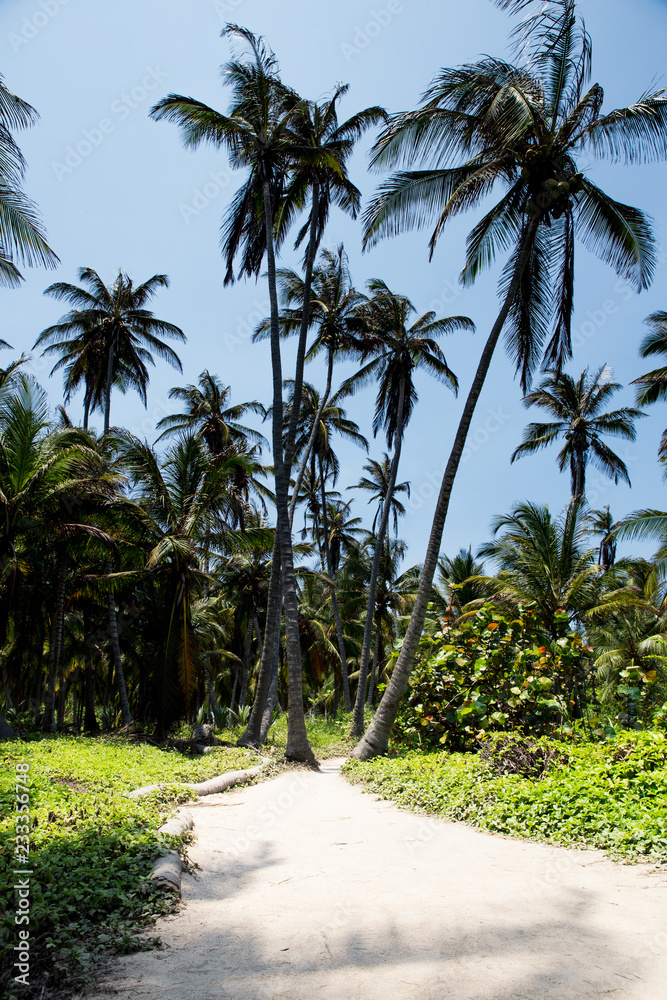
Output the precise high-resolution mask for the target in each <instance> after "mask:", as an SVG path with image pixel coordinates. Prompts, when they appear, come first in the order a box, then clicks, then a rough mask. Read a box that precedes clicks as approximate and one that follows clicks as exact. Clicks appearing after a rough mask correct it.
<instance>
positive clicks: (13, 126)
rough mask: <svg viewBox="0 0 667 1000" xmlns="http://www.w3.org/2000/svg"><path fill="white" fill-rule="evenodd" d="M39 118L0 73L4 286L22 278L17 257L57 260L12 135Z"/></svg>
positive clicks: (31, 262)
mask: <svg viewBox="0 0 667 1000" xmlns="http://www.w3.org/2000/svg"><path fill="white" fill-rule="evenodd" d="M38 117H39V116H38V114H37V112H36V111H35V109H34V108H33V107H31V106H30V105H29V104H27V103H26V102H25V101H22V100H21V98H20V97H17V96H16V94H12V92H11V91H10V90H8V89H7V87H6V86H5V83H4V79H3V77H2V75H0V285H4V287H5V288H16V287H17V285H19V284H20V283H21V281H22V280H23V275H22V274H21V272H20V271H19V269H18V267H17V265H16V261H17V259H18V261H19V262H20V263H21V264H27V265H28V267H33V266H35V265H36V264H40V265H43V266H44V267H49V268H53V267H55V266H56V265H57V264H59V263H60V261H59V260H58V257H56V255H55V253H54V252H53V250H52V249H51V248H50V246H49V245H48V243H47V242H46V236H45V234H44V230H43V227H42V224H41V222H40V220H39V216H38V214H37V209H36V207H35V205H34V204H33V202H32V201H30V199H29V198H28V197H27V196H26V194H25V193H24V191H23V180H24V178H25V172H26V161H25V159H24V156H23V154H22V152H21V150H20V149H19V146H18V144H17V142H16V140H15V138H14V136H13V134H12V133H13V132H16V131H17V130H18V129H24V128H29V127H30V126H31V125H34V124H35V122H36V121H37V119H38ZM3 346H8V345H4V342H3Z"/></svg>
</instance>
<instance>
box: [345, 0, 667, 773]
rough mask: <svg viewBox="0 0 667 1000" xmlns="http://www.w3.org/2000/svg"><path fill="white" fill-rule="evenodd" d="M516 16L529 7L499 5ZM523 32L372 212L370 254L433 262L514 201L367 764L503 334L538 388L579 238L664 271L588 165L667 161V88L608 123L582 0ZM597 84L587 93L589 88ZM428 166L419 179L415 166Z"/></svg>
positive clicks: (389, 712) (485, 228) (387, 712)
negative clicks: (476, 214)
mask: <svg viewBox="0 0 667 1000" xmlns="http://www.w3.org/2000/svg"><path fill="white" fill-rule="evenodd" d="M496 3H497V4H498V6H500V7H502V8H503V9H505V10H509V11H511V12H512V13H514V12H521V11H523V10H524V9H525V8H527V7H530V6H532V4H531V3H530V2H529V0H496ZM536 7H537V13H536V14H535V15H534V16H529V17H528V18H527V19H526V20H525V21H524V22H523V23H522V24H521V25H520V27H519V29H518V31H517V32H516V33H515V34H516V43H517V48H518V51H519V52H520V53H521V65H520V66H517V65H512V64H511V63H509V62H507V61H505V60H502V59H497V58H492V57H486V58H484V59H481V60H480V61H478V62H476V63H472V64H469V65H464V66H462V67H459V68H457V69H444V70H442V71H441V72H440V74H439V75H438V76H437V77H436V79H435V80H434V81H433V83H432V84H431V86H430V87H429V89H428V91H427V92H426V95H425V97H424V100H423V102H422V104H421V106H420V107H419V108H418V109H417V110H416V111H413V112H407V113H404V114H400V115H397V116H395V117H394V118H393V119H392V120H391V121H390V123H389V125H388V126H387V128H386V129H385V130H384V132H383V134H382V135H381V136H380V139H379V140H378V143H377V144H376V148H375V157H374V163H375V165H376V166H378V167H384V166H397V167H402V168H404V169H402V170H401V171H400V172H399V173H397V174H395V175H394V176H393V177H392V178H390V179H389V180H388V181H386V182H385V183H384V184H383V185H382V187H381V190H380V194H379V196H378V197H377V198H376V200H375V201H374V202H373V204H372V205H371V207H370V208H369V211H368V214H367V216H366V244H367V245H371V244H372V243H374V242H375V241H376V240H378V239H379V238H381V237H383V236H389V235H394V234H396V233H398V232H401V231H403V230H404V229H407V228H411V227H415V226H422V225H426V224H429V223H430V224H432V225H434V229H433V232H432V236H431V244H430V246H431V253H432V252H433V250H434V248H435V245H436V243H437V240H438V238H439V237H440V235H441V234H442V232H443V231H444V229H445V226H446V224H447V222H448V221H449V220H450V219H452V218H453V217H454V216H455V215H457V214H458V213H460V212H462V211H466V210H468V209H470V208H472V207H475V206H477V205H480V204H481V203H482V201H483V200H484V199H485V198H486V197H487V196H488V195H489V194H490V193H491V192H492V190H493V188H494V187H496V186H498V185H501V186H502V187H503V188H504V194H503V196H502V198H501V199H500V201H499V202H497V203H496V204H495V205H494V206H493V207H492V208H491V210H490V211H488V212H487V214H486V215H485V216H484V217H483V219H481V220H480V221H479V222H478V223H477V224H476V225H475V227H474V229H473V230H472V232H471V233H470V236H469V237H468V245H467V259H466V262H465V265H464V268H463V272H462V276H461V277H462V281H463V283H464V284H466V285H469V284H471V283H472V282H474V280H475V278H476V277H477V276H478V274H479V273H480V272H481V271H482V270H484V268H486V267H488V266H489V265H490V264H491V263H492V262H493V261H494V260H495V257H496V255H497V253H498V252H502V251H509V252H510V253H509V257H508V260H507V263H506V265H505V267H504V269H503V272H502V277H501V281H500V294H501V301H502V305H501V309H500V312H499V314H498V317H497V319H496V321H495V323H494V324H493V327H492V329H491V332H490V334H489V338H488V340H487V342H486V344H485V346H484V349H483V351H482V355H481V358H480V361H479V364H478V367H477V371H476V373H475V376H474V379H473V382H472V385H471V388H470V391H469V394H468V397H467V400H466V403H465V406H464V408H463V413H462V416H461V420H460V423H459V427H458V430H457V433H456V437H455V440H454V445H453V448H452V451H451V454H450V457H449V460H448V462H447V465H446V467H445V472H444V475H443V480H442V486H441V489H440V493H439V496H438V500H437V504H436V509H435V514H434V518H433V524H432V529H431V535H430V538H429V543H428V549H427V553H426V558H425V560H424V565H423V572H422V575H421V580H420V588H419V591H418V594H417V598H416V601H415V606H414V610H413V614H412V620H411V622H410V625H409V626H408V629H407V632H406V636H405V641H404V643H403V647H402V649H401V654H400V656H399V659H398V661H397V663H396V666H395V668H394V671H393V673H392V678H391V682H390V684H389V685H388V687H387V690H386V691H385V694H384V697H383V699H382V702H381V704H380V706H379V708H378V711H377V712H376V714H375V717H374V719H373V723H372V725H371V728H370V729H369V731H368V732H367V733H366V736H365V738H364V740H363V741H362V743H361V744H360V745H359V746H358V747H357V748H356V749H355V751H354V754H355V756H357V757H360V758H365V757H369V756H373V755H374V754H377V753H383V752H384V751H385V750H386V748H387V746H388V740H389V733H390V731H391V727H392V725H393V723H394V719H395V718H396V713H397V712H398V707H399V705H400V701H401V698H402V696H403V693H404V691H405V689H406V687H407V683H408V679H409V676H410V672H411V670H412V666H413V663H414V659H415V655H416V652H417V648H418V645H419V637H420V635H421V632H422V628H423V624H424V619H425V616H426V610H427V606H428V602H429V597H430V592H431V584H432V582H433V576H434V573H435V570H436V566H437V561H438V553H439V551H440V547H441V543H442V532H443V528H444V524H445V520H446V517H447V512H448V509H449V501H450V497H451V492H452V488H453V485H454V480H455V478H456V474H457V471H458V467H459V463H460V461H461V456H462V454H463V449H464V447H465V442H466V438H467V435H468V432H469V430H470V425H471V422H472V418H473V414H474V411H475V408H476V405H477V402H478V400H479V397H480V394H481V392H482V388H483V386H484V382H485V380H486V376H487V373H488V370H489V366H490V364H491V360H492V358H493V354H494V352H495V348H496V345H497V343H498V340H499V338H500V334H501V333H502V331H503V329H504V328H506V339H507V346H508V351H509V354H510V357H511V358H512V359H513V361H514V363H515V364H516V366H517V369H518V370H519V371H520V372H521V379H522V382H523V383H524V385H525V386H527V385H528V383H529V381H530V378H531V375H532V373H533V371H534V370H535V368H536V367H537V366H539V365H540V363H543V362H546V364H547V365H549V366H550V367H552V368H556V370H559V369H560V368H561V367H562V365H563V363H564V362H565V360H566V359H567V358H568V357H569V356H570V354H571V338H570V329H571V317H572V308H573V288H574V237H575V233H576V234H577V235H578V236H579V238H580V239H581V240H582V242H583V243H584V245H585V246H586V247H587V248H588V249H589V250H591V251H593V252H594V253H596V254H597V255H598V256H599V257H600V258H601V259H602V260H603V261H604V262H605V263H608V264H610V265H611V266H612V267H613V268H614V270H615V271H616V272H617V273H618V274H620V275H621V276H622V277H624V278H626V279H627V280H628V281H630V282H632V283H633V284H634V285H635V287H636V288H637V289H638V290H641V289H644V288H647V287H648V285H649V284H650V282H651V280H652V277H653V274H654V270H655V259H656V258H655V242H654V239H653V233H652V230H651V226H650V223H649V220H648V219H647V217H646V216H645V215H644V214H643V213H642V212H640V211H638V210H637V209H634V208H630V207H629V206H627V205H623V204H621V203H619V202H617V201H614V200H613V199H612V198H610V197H609V196H608V195H607V194H605V192H603V191H602V190H601V189H600V188H599V187H597V186H596V185H595V184H593V182H592V181H591V180H590V179H589V178H588V177H587V176H584V174H583V172H582V171H581V170H580V167H579V162H578V161H580V160H582V159H586V158H590V157H594V158H600V159H607V160H608V161H611V162H612V163H618V162H621V163H645V162H650V161H654V160H663V159H665V157H666V156H667V92H665V91H656V92H652V93H646V94H644V95H643V96H642V97H641V98H640V99H639V100H638V101H637V103H635V104H633V105H631V106H630V107H627V108H620V109H616V110H614V111H611V112H608V113H603V112H602V103H603V92H602V88H601V87H600V86H599V85H597V84H594V85H593V86H592V87H589V86H588V85H589V83H590V78H591V67H592V44H591V39H590V36H589V35H588V33H587V31H586V29H585V26H584V24H583V22H581V21H580V20H579V18H578V16H577V11H576V3H575V0H545V2H544V3H542V4H539V5H536ZM587 88H588V89H587ZM415 161H416V163H417V164H418V165H419V167H420V169H414V166H415Z"/></svg>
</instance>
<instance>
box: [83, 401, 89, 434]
mask: <svg viewBox="0 0 667 1000" xmlns="http://www.w3.org/2000/svg"><path fill="white" fill-rule="evenodd" d="M89 417H90V398H89V396H88V393H87V392H86V395H85V396H84V400H83V429H84V431H87V430H88V418H89Z"/></svg>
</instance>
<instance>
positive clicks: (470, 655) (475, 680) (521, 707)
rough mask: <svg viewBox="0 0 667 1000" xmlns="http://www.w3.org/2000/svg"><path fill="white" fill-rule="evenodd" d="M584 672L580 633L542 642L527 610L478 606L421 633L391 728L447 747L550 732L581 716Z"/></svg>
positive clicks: (408, 739)
mask: <svg viewBox="0 0 667 1000" xmlns="http://www.w3.org/2000/svg"><path fill="white" fill-rule="evenodd" d="M563 617H564V616H563ZM561 624H562V623H561ZM591 670H592V667H591V661H590V657H589V650H588V649H587V647H585V646H584V643H583V640H582V638H581V636H579V635H577V634H575V633H566V634H563V635H562V636H561V637H560V638H558V639H555V640H552V641H547V640H545V639H544V635H543V633H542V632H541V631H540V630H539V628H538V626H537V623H536V622H535V619H534V617H533V615H532V613H531V612H530V611H523V612H522V614H521V615H520V617H518V618H514V619H511V618H505V617H503V616H502V615H499V614H498V613H497V611H496V610H495V609H493V608H492V607H490V606H488V605H485V606H484V607H483V608H482V609H481V610H480V611H479V612H477V613H476V614H474V615H471V616H469V617H468V618H466V619H465V620H464V621H460V622H456V623H454V622H449V623H446V622H445V623H443V626H442V628H441V629H439V630H437V631H436V632H435V633H434V634H431V635H425V636H423V637H422V639H421V642H420V648H419V655H418V658H417V663H416V666H415V669H414V671H413V674H412V677H411V678H410V687H409V689H408V693H407V696H406V700H405V701H404V703H403V706H402V707H401V710H400V712H399V716H398V719H397V723H396V729H395V733H396V735H397V737H398V739H399V740H400V741H401V742H402V743H404V744H405V745H408V746H413V747H418V746H419V747H425V748H430V749H435V748H437V747H438V746H439V745H442V744H446V746H447V747H448V748H449V749H452V750H466V749H470V748H472V747H474V746H475V741H476V739H477V737H478V736H479V735H480V734H482V733H484V732H487V731H505V730H508V729H512V730H518V729H520V730H521V731H523V732H526V733H534V734H538V735H539V734H548V733H553V732H554V730H555V729H557V728H559V727H563V726H564V725H565V724H568V726H569V723H570V722H571V721H572V720H573V719H576V718H577V717H579V716H581V714H582V712H583V708H584V703H585V697H584V694H585V689H586V684H587V682H588V680H589V677H590V674H591ZM592 721H593V724H594V725H598V724H599V720H598V719H597V717H595V718H594V719H593V720H592Z"/></svg>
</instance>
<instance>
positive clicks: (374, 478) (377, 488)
mask: <svg viewBox="0 0 667 1000" xmlns="http://www.w3.org/2000/svg"><path fill="white" fill-rule="evenodd" d="M364 470H365V471H366V472H367V473H368V475H367V476H362V477H361V479H360V480H359V482H358V483H357V484H356V485H355V486H348V489H350V490H364V491H365V492H366V493H370V494H371V495H370V496H369V498H368V503H377V509H376V511H375V517H374V518H373V527H372V530H373V531H375V528H376V527H377V523H378V518H379V519H380V520H382V511H383V509H384V504H385V500H386V498H387V495H388V493H389V482H390V479H391V459H390V458H389V455H388V454H387V453H386V452H385V453H384V455H383V457H382V461H381V462H378V461H376V460H375V459H374V458H371V459H370V461H369V462H367V463H366V465H364ZM398 493H407V495H408V497H409V496H410V483H409V482H405V483H395V484H394V489H393V493H392V497H391V513H392V516H393V523H394V534H395V535H396V534H398V519H399V517H403V516H404V515H405V507H404V505H403V504H402V503H401V501H400V500H399V498H398V496H397V494H398Z"/></svg>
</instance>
